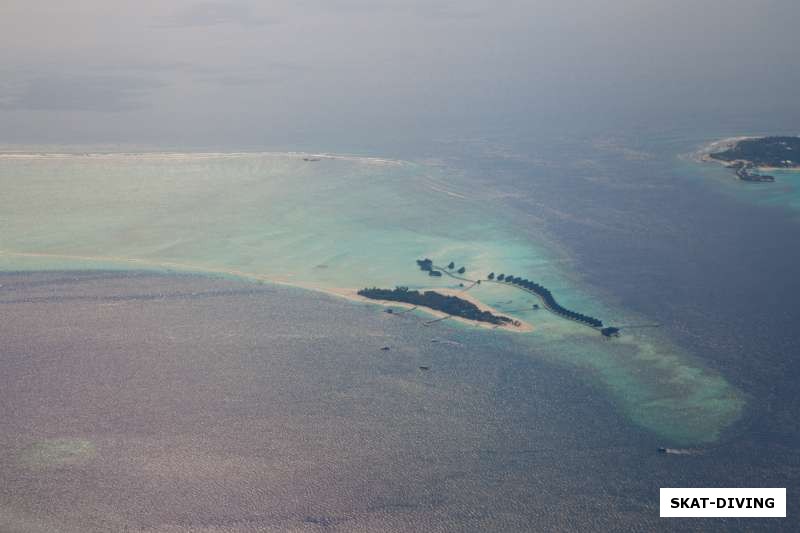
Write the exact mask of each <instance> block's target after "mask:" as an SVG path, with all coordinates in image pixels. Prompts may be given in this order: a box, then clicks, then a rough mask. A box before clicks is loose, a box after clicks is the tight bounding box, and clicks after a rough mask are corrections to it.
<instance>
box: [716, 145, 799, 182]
mask: <svg viewBox="0 0 800 533" xmlns="http://www.w3.org/2000/svg"><path fill="white" fill-rule="evenodd" d="M704 159H706V160H713V161H716V162H719V163H722V164H723V165H725V166H726V167H728V168H730V169H733V170H734V172H735V173H736V175H737V176H738V177H739V179H741V180H743V181H753V182H771V181H775V178H774V177H773V176H769V175H767V174H761V173H760V171H759V169H765V168H766V169H786V168H800V137H779V136H776V137H739V138H734V139H726V140H724V141H719V142H717V143H714V144H712V145H711V147H710V148H709V150H708V153H707V154H706V157H705V158H704Z"/></svg>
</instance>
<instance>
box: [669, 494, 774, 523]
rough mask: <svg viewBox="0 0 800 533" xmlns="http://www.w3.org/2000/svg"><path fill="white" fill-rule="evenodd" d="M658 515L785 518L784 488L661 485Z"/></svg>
mask: <svg viewBox="0 0 800 533" xmlns="http://www.w3.org/2000/svg"><path fill="white" fill-rule="evenodd" d="M660 502H661V516H662V517H665V518H668V517H684V518H691V517H697V518H700V517H715V516H716V517H742V518H747V517H753V518H755V517H775V518H785V517H786V489H785V488H782V489H780V488H758V489H756V488H752V489H738V488H737V489H711V488H685V489H679V488H662V489H661V497H660Z"/></svg>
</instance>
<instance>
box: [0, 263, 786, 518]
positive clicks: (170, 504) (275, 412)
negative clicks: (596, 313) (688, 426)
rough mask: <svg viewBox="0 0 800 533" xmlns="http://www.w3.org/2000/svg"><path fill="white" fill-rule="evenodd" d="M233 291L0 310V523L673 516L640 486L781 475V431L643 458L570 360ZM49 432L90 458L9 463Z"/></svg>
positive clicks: (640, 440) (185, 280)
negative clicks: (695, 452)
mask: <svg viewBox="0 0 800 533" xmlns="http://www.w3.org/2000/svg"><path fill="white" fill-rule="evenodd" d="M47 275H49V274H36V273H31V274H14V275H0V283H5V282H6V281H11V280H13V279H15V276H16V279H17V280H19V279H20V276H22V277H27V278H29V279H30V280H32V281H37V280H38V281H42V280H43V279H45V277H46V276H47ZM251 288H253V289H256V288H257V286H256V285H251V284H248V283H244V282H238V281H231V280H222V279H213V278H203V277H194V276H170V275H166V276H160V275H155V274H149V275H146V276H142V275H134V276H129V277H128V276H125V275H124V273H123V274H121V275H119V276H116V277H113V278H109V279H102V280H98V279H93V280H89V279H87V280H86V281H85V283H83V284H81V283H75V284H69V288H65V289H64V291H63V296H65V297H78V296H85V297H91V298H97V297H103V296H108V295H116V296H126V295H139V294H155V293H177V292H180V293H191V292H219V293H220V295H219V296H218V297H214V298H200V299H191V298H190V299H182V298H175V299H167V300H164V301H155V300H151V299H144V300H134V301H131V303H130V305H123V306H109V307H103V308H102V311H100V312H99V311H98V306H97V303H96V302H95V301H94V300H82V299H80V298H75V299H72V300H68V301H65V302H64V303H63V304H52V303H47V302H34V303H20V304H9V305H7V306H3V307H2V311H0V312H2V313H3V320H2V321H0V338H2V339H3V342H2V359H0V391H1V392H0V400H2V401H0V507H2V508H3V513H0V529H11V530H21V531H37V530H38V531H41V530H48V527H47V526H48V525H50V526H53V527H49V529H50V530H54V529H56V527H55V526H54V524H58V528H60V529H61V530H64V531H108V530H125V529H133V530H137V529H141V530H145V531H146V530H153V531H159V530H165V531H170V530H176V531H192V530H197V529H201V528H203V527H205V528H217V529H224V528H227V529H229V530H232V531H259V530H265V529H270V528H271V529H276V530H287V529H292V528H303V527H306V528H317V529H326V530H332V531H349V530H353V529H358V528H361V529H364V530H383V531H423V530H425V531H429V530H441V531H464V530H482V531H487V530H488V531H491V530H494V531H525V530H531V529H535V530H564V529H568V530H582V531H608V530H631V531H634V530H652V529H655V528H659V529H666V530H675V531H684V530H685V524H683V523H681V522H679V523H666V524H665V523H664V522H663V521H661V520H660V519H659V518H658V517H657V515H658V509H657V506H658V503H657V502H658V488H659V487H660V486H701V485H703V486H708V484H709V483H711V484H712V485H711V486H714V485H719V486H747V485H748V482H749V481H750V480H752V479H759V480H761V481H762V482H763V483H764V484H765V486H766V485H774V486H789V487H797V486H798V483H797V480H798V477H799V476H800V473H798V471H797V469H796V468H791V467H789V465H791V464H800V461H798V459H800V457H798V455H797V450H796V449H794V448H790V447H778V446H775V445H773V446H771V447H769V448H764V447H762V446H758V445H757V444H756V443H755V442H753V441H752V440H740V441H736V442H734V443H732V444H731V445H730V446H726V447H722V448H720V449H718V450H714V451H713V452H710V453H705V454H703V455H699V456H687V457H682V456H681V457H672V456H664V455H662V454H659V453H658V452H657V446H658V445H659V443H658V442H657V440H655V439H654V438H653V437H652V435H650V434H648V433H646V432H644V431H642V430H637V429H635V428H631V427H630V426H629V425H628V424H627V423H626V422H625V421H624V420H623V419H622V418H621V417H620V416H619V415H618V414H617V412H616V410H615V409H614V406H613V405H610V403H609V401H608V400H607V399H606V396H605V395H604V394H602V393H601V391H600V390H598V389H596V388H595V387H593V386H592V385H590V384H587V383H585V380H584V379H583V378H582V377H581V376H582V374H581V372H580V371H578V370H576V369H571V368H562V367H559V366H555V365H552V364H549V363H545V362H543V361H540V360H538V359H537V358H536V357H535V355H536V354H534V357H531V356H530V354H520V353H519V351H517V348H518V347H517V346H516V344H515V343H516V341H515V340H514V339H513V338H511V337H513V336H512V335H498V336H488V337H487V336H486V335H485V334H482V333H481V332H474V331H471V330H469V329H468V328H452V329H447V330H445V329H440V330H437V331H436V332H435V333H434V332H431V331H430V330H429V328H425V327H423V326H422V325H420V324H419V323H417V322H413V321H402V320H396V319H395V318H394V317H392V316H391V315H388V314H386V313H384V312H382V311H381V310H380V309H376V308H373V307H371V306H364V305H357V304H351V303H349V302H343V301H341V300H338V299H334V298H330V297H327V296H325V295H321V294H317V293H313V292H308V291H302V290H298V289H292V288H286V287H274V290H270V291H264V292H258V291H256V293H255V294H252V293H250V289H251ZM38 290H40V289H39V288H37V287H30V288H29V289H28V291H30V292H36V291H38ZM20 292H21V293H22V294H20V296H21V297H22V298H21V299H23V300H24V299H25V298H24V296H25V294H24V293H25V291H23V290H20ZM443 328H444V326H443ZM443 338H447V339H448V340H451V341H455V343H457V344H454V343H453V342H431V341H432V340H441V339H443ZM384 345H390V346H391V347H392V349H391V350H390V351H388V352H384V351H381V350H379V349H377V348H379V347H380V346H384ZM427 365H430V366H431V368H432V370H431V371H430V372H420V371H419V368H418V367H419V366H427ZM434 370H435V371H434ZM58 439H70V440H69V441H68V442H91V445H92V450H93V453H92V454H91V455H90V456H85V457H83V456H82V459H81V460H80V461H73V462H72V464H70V465H68V466H67V467H64V468H56V469H52V468H50V469H38V468H31V467H30V466H29V465H28V464H26V463H25V462H24V461H22V462H21V461H20V457H25V453H26V451H29V450H31V449H38V448H35V443H37V442H42V441H46V442H67V441H60V440H58ZM32 446H34V447H33V448H32ZM60 449H61V447H57V450H56V451H58V450H60ZM59 454H60V452H59V453H58V454H56V455H58V457H61V456H62V455H63V454H60V455H59ZM40 455H41V454H40ZM67 456H68V457H72V455H69V454H68V455H67ZM731 465H736V468H731ZM790 491H791V489H790ZM789 512H790V513H794V512H797V510H796V509H795V507H793V504H792V503H791V502H790V508H789ZM38 523H42V524H45V525H44V526H41V527H33V526H31V524H38ZM20 524H21V525H20ZM753 524H756V525H758V524H759V523H757V522H741V521H739V522H737V521H713V522H712V521H707V522H704V521H700V522H698V526H697V527H698V529H702V530H704V531H714V530H720V531H722V530H724V531H730V530H732V529H733V530H736V529H742V528H744V527H745V526H748V527H749V526H751V525H753ZM772 524H774V523H770V525H772ZM777 524H778V525H777V526H775V528H773V530H776V529H779V528H780V527H782V526H781V523H777ZM170 528H171V529H170Z"/></svg>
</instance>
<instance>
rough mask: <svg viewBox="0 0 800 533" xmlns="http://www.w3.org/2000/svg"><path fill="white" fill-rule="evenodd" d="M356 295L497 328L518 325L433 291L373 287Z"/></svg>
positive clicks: (463, 301) (462, 300)
mask: <svg viewBox="0 0 800 533" xmlns="http://www.w3.org/2000/svg"><path fill="white" fill-rule="evenodd" d="M358 295H359V296H363V297H365V298H370V299H372V300H388V301H392V302H404V303H408V304H413V305H419V306H423V307H428V308H430V309H433V310H435V311H441V312H443V313H447V314H449V315H452V316H457V317H461V318H465V319H467V320H475V321H478V322H488V323H490V324H495V325H497V326H506V325H518V323H515V321H514V320H512V319H510V318H508V317H507V316H500V315H495V314H492V313H490V312H489V311H481V309H480V308H479V307H478V306H477V305H475V304H474V303H472V302H469V301H467V300H464V299H462V298H459V297H457V296H447V295H445V294H440V293H438V292H435V291H425V292H422V293H421V292H419V291H412V290H409V289H408V287H396V288H394V289H378V288H374V287H373V288H372V289H361V290H360V291H358Z"/></svg>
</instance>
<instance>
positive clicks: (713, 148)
mask: <svg viewBox="0 0 800 533" xmlns="http://www.w3.org/2000/svg"><path fill="white" fill-rule="evenodd" d="M758 138H759V137H757V136H753V135H743V136H740V137H727V138H725V139H719V140H717V141H713V142H710V143H708V144H706V145H704V146H703V147H702V148H700V149H699V150H698V151H697V152H695V153H694V155H693V157H692V159H694V160H695V161H699V162H701V163H717V164H719V165H722V166H724V167H728V166H730V163H729V162H726V161H720V160H719V159H714V158H713V157H711V154H713V153H717V152H724V151H725V150H729V149H730V148H733V147H734V146H736V144H737V143H739V142H741V141H746V140H748V139H758Z"/></svg>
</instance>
